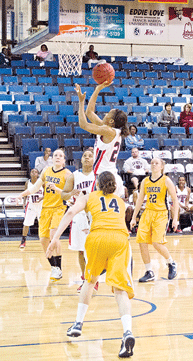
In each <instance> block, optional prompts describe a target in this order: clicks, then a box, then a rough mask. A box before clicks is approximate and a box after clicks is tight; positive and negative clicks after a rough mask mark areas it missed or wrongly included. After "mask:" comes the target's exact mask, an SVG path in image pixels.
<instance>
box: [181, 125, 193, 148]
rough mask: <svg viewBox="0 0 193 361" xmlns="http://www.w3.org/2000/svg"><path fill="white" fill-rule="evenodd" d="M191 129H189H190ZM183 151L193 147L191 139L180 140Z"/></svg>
mask: <svg viewBox="0 0 193 361" xmlns="http://www.w3.org/2000/svg"><path fill="white" fill-rule="evenodd" d="M190 129H191V128H190ZM181 142H182V148H183V149H190V148H192V147H193V139H187V138H183V139H182V140H181Z"/></svg>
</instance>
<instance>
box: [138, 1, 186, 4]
mask: <svg viewBox="0 0 193 361" xmlns="http://www.w3.org/2000/svg"><path fill="white" fill-rule="evenodd" d="M138 1H139V3H163V4H188V1H189V0H138Z"/></svg>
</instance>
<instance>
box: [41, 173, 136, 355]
mask: <svg viewBox="0 0 193 361" xmlns="http://www.w3.org/2000/svg"><path fill="white" fill-rule="evenodd" d="M97 184H98V186H99V190H98V191H95V192H91V193H90V194H87V195H85V196H82V197H79V198H78V199H77V201H76V203H75V205H74V206H72V207H71V208H70V209H69V210H68V212H67V213H66V215H65V216H64V217H63V218H62V221H61V223H60V225H59V227H58V230H57V231H56V233H55V235H54V237H53V239H52V242H51V243H50V245H49V247H48V250H47V253H46V255H47V257H50V256H51V255H52V254H53V252H54V251H55V250H57V249H60V247H61V246H60V241H59V237H60V236H61V234H62V233H63V231H64V230H65V229H66V227H67V226H68V224H69V223H70V221H71V220H72V218H73V217H74V216H75V215H76V214H77V213H78V212H80V211H82V210H85V211H86V212H91V216H92V224H91V229H90V234H89V235H88V236H87V239H86V243H85V249H86V256H87V263H86V272H85V279H86V281H85V282H84V284H83V286H82V289H81V291H80V298H79V304H78V310H77V317H76V321H75V323H74V324H73V325H72V326H71V327H70V328H69V329H68V330H67V336H70V337H78V336H80V335H81V333H82V325H83V320H84V317H85V314H86V311H87V309H88V305H89V303H90V300H91V297H92V293H93V289H94V285H95V283H96V281H97V280H98V277H99V275H100V274H101V272H102V271H103V269H104V268H105V269H106V283H107V284H108V285H109V286H111V287H112V290H113V292H114V293H115V298H116V301H117V303H118V307H119V313H120V316H121V321H122V324H123V330H124V334H123V339H122V344H121V349H120V352H119V357H130V356H132V355H133V347H134V344H135V339H134V337H133V335H132V333H131V323H132V318H131V305H130V300H129V299H131V298H133V297H134V292H133V283H132V278H131V269H130V267H128V264H129V261H130V258H131V256H130V247H129V242H128V231H127V227H126V224H125V204H124V201H123V200H122V199H121V198H119V197H118V196H117V195H115V193H114V191H115V189H116V183H115V177H114V175H113V174H112V173H110V172H108V171H107V172H103V173H101V174H100V175H99V177H98V180H97Z"/></svg>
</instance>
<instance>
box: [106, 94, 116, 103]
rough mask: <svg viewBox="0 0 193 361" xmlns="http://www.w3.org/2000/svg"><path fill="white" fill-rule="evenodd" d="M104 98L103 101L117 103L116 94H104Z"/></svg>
mask: <svg viewBox="0 0 193 361" xmlns="http://www.w3.org/2000/svg"><path fill="white" fill-rule="evenodd" d="M104 100H105V103H113V104H119V98H118V96H116V95H105V96H104Z"/></svg>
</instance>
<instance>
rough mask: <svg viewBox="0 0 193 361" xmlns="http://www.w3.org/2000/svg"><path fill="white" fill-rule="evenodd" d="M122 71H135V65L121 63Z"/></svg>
mask: <svg viewBox="0 0 193 361" xmlns="http://www.w3.org/2000/svg"><path fill="white" fill-rule="evenodd" d="M122 69H123V70H135V64H134V63H123V64H122Z"/></svg>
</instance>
